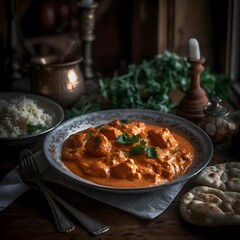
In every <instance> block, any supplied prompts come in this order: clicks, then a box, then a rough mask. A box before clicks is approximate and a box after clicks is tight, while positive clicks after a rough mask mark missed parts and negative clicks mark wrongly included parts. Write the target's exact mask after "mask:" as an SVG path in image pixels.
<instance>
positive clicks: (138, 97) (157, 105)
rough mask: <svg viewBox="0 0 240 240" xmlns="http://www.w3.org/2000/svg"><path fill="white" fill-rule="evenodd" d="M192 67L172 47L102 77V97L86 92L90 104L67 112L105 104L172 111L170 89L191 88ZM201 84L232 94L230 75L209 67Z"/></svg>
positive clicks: (211, 91) (222, 95)
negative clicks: (190, 68) (88, 94)
mask: <svg viewBox="0 0 240 240" xmlns="http://www.w3.org/2000/svg"><path fill="white" fill-rule="evenodd" d="M189 67H190V64H189V63H188V61H187V59H186V58H182V57H179V56H178V55H177V54H175V53H173V52H169V51H164V52H163V54H159V55H156V56H155V57H154V58H153V59H151V60H144V61H143V62H142V63H140V64H130V65H129V66H128V69H127V71H126V74H124V75H118V73H115V74H114V76H113V77H112V78H103V79H100V80H99V92H98V93H95V94H96V95H98V96H99V97H98V98H97V99H96V98H94V99H93V100H91V96H86V99H87V100H86V101H87V104H83V106H80V107H79V108H73V109H70V110H68V112H67V114H66V116H67V117H69V116H70V117H72V116H73V115H80V114H83V113H86V112H90V111H96V110H100V109H104V108H109V109H117V108H145V109H153V110H158V111H161V112H170V111H171V110H172V109H173V107H175V103H173V102H172V100H171V99H170V96H169V92H170V90H174V89H179V90H181V91H183V92H185V91H186V90H187V89H188V87H189V84H190V78H189V76H188V70H189ZM201 86H202V87H203V88H204V89H205V91H206V93H207V94H208V95H209V97H210V96H212V95H216V96H219V97H220V98H222V99H226V98H227V97H228V96H229V92H230V81H229V78H228V77H227V76H225V75H224V74H219V75H217V74H214V73H213V72H212V71H211V70H210V68H208V67H205V70H204V71H203V72H202V74H201ZM103 102H104V103H105V104H104V105H103V104H102V103H103ZM106 103H107V104H106Z"/></svg>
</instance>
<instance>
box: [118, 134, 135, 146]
mask: <svg viewBox="0 0 240 240" xmlns="http://www.w3.org/2000/svg"><path fill="white" fill-rule="evenodd" d="M138 141H139V136H138V135H133V136H132V137H130V136H129V135H128V134H127V133H124V134H122V135H121V136H119V137H118V138H117V139H116V142H118V143H121V144H131V143H137V142H138Z"/></svg>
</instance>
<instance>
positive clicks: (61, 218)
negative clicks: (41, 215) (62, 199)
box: [38, 183, 75, 233]
mask: <svg viewBox="0 0 240 240" xmlns="http://www.w3.org/2000/svg"><path fill="white" fill-rule="evenodd" d="M38 186H39V188H40V190H41V191H42V192H43V193H44V195H45V197H46V199H47V201H48V203H49V206H50V208H51V211H52V215H53V219H54V223H55V227H56V229H57V231H58V232H67V233H68V232H71V231H72V230H73V229H74V228H75V226H74V225H73V223H72V222H71V221H70V220H69V219H68V218H67V217H66V216H65V215H64V213H63V212H62V211H61V209H60V208H59V207H58V205H57V204H56V203H55V201H54V199H53V198H52V197H51V195H50V194H49V193H48V191H46V189H45V186H44V185H42V184H41V183H38Z"/></svg>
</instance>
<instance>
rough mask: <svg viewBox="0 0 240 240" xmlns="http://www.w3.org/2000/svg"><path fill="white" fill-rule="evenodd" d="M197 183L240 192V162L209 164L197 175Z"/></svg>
mask: <svg viewBox="0 0 240 240" xmlns="http://www.w3.org/2000/svg"><path fill="white" fill-rule="evenodd" d="M196 183H197V184H198V185H204V186H208V187H212V188H217V189H220V190H224V191H233V192H240V162H228V163H223V164H216V165H214V166H208V167H206V168H205V169H204V170H203V171H202V172H201V173H200V174H199V175H198V176H197V178H196Z"/></svg>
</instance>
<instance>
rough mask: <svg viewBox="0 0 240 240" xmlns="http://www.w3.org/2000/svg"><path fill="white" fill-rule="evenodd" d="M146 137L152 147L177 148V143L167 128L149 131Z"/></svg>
mask: <svg viewBox="0 0 240 240" xmlns="http://www.w3.org/2000/svg"><path fill="white" fill-rule="evenodd" d="M148 136H149V138H150V141H151V143H152V145H153V146H156V147H160V148H176V147H177V146H178V141H177V140H176V139H175V138H174V137H173V135H172V134H171V132H170V130H169V129H168V128H161V129H160V130H151V131H149V133H148Z"/></svg>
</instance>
